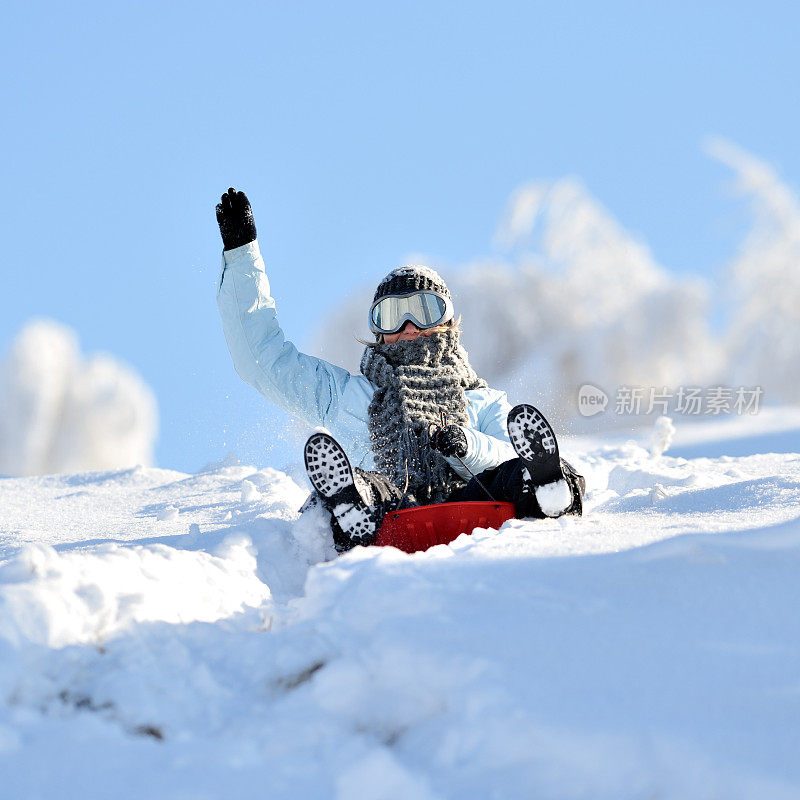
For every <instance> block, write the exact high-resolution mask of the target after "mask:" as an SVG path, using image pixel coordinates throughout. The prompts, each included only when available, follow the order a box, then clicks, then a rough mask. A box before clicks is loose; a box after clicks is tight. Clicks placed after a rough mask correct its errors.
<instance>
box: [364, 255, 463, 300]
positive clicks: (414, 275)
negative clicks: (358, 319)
mask: <svg viewBox="0 0 800 800" xmlns="http://www.w3.org/2000/svg"><path fill="white" fill-rule="evenodd" d="M426 289H427V290H428V291H431V292H438V293H439V294H442V295H444V296H445V297H447V298H448V299H449V300H450V302H451V303H452V302H453V298H452V297H451V296H450V291H449V289H448V288H447V284H446V283H445V282H444V280H443V279H442V276H441V275H440V274H439V273H438V272H437V271H436V270H435V269H431V268H430V267H422V266H417V265H411V264H410V265H408V266H405V267H398V268H397V269H393V270H392V271H391V272H390V273H389V274H388V275H387V276H386V277H385V278H384V279H383V280H382V281H381V282H380V283H379V284H378V288H377V289H376V290H375V297H373V298H372V302H373V303H374V302H375V301H376V300H379V299H380V298H381V297H386V296H387V295H390V294H411V292H422V291H425V290H426Z"/></svg>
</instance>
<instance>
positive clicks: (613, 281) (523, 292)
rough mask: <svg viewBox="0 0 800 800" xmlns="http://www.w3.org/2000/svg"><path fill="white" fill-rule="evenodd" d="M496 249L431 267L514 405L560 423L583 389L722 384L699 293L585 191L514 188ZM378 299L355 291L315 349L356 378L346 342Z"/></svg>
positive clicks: (484, 369)
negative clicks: (532, 406)
mask: <svg viewBox="0 0 800 800" xmlns="http://www.w3.org/2000/svg"><path fill="white" fill-rule="evenodd" d="M497 244H498V250H499V253H500V254H499V255H497V256H495V257H493V258H487V259H484V260H479V261H474V262H472V263H470V264H467V265H463V266H461V267H457V268H454V269H443V268H441V267H439V266H438V265H435V264H434V266H437V269H440V271H441V272H442V273H443V275H444V277H445V279H446V280H447V282H448V286H449V287H450V290H451V292H452V293H453V295H454V300H455V306H456V310H457V313H460V314H462V315H463V318H464V343H465V345H466V347H467V349H468V350H469V353H470V357H471V360H472V363H473V364H474V366H475V368H476V369H477V370H478V372H479V373H480V374H481V375H483V376H484V377H486V379H487V380H488V381H489V382H490V383H491V384H493V385H496V386H499V387H505V388H507V389H508V390H509V393H510V395H511V397H512V399H514V400H523V399H527V400H530V401H533V402H536V403H539V404H541V406H542V407H543V408H544V409H546V410H547V411H548V412H549V413H553V414H556V415H557V416H561V417H562V418H563V417H566V416H571V415H572V412H574V410H575V408H576V401H577V393H578V389H579V387H580V386H581V385H582V384H584V383H591V384H593V385H595V386H598V387H600V388H603V389H605V390H606V392H608V393H609V394H610V395H612V394H613V393H614V392H615V391H616V390H617V388H618V387H619V386H622V385H637V386H639V385H641V386H647V387H650V386H653V387H661V386H665V385H666V386H672V387H674V386H676V385H679V384H681V383H691V382H702V381H706V380H710V379H712V378H714V377H716V376H717V373H718V371H719V369H720V353H719V349H718V347H717V345H716V344H715V342H714V340H713V338H712V336H711V334H710V331H709V329H708V326H707V316H708V314H707V297H708V291H707V288H706V286H705V285H704V283H703V282H702V281H700V280H698V279H689V278H685V277H676V276H674V275H671V274H670V273H669V272H667V271H666V270H664V269H663V268H661V267H660V266H659V265H658V264H657V263H656V262H655V260H654V259H653V257H652V255H651V254H650V252H649V250H648V249H647V247H646V246H645V245H644V244H642V243H641V242H640V241H638V240H637V239H636V238H635V237H634V236H632V235H631V234H629V233H628V232H627V231H625V230H624V229H623V228H622V226H621V225H620V224H619V223H618V222H617V221H616V220H615V219H614V218H613V217H612V216H611V214H610V213H609V212H608V211H607V210H606V209H604V208H603V207H602V206H601V205H600V203H598V202H597V200H595V199H594V198H593V197H592V196H591V195H590V194H589V192H588V191H587V190H586V189H585V188H584V186H583V185H582V184H581V183H580V182H579V181H577V180H575V179H562V180H558V181H553V182H536V183H531V184H528V185H526V186H523V187H521V188H520V189H518V190H517V191H516V192H515V193H514V195H513V196H512V197H511V200H510V202H509V205H508V209H507V211H506V213H505V215H504V217H503V219H502V221H501V223H500V225H499V228H498V232H497ZM415 258H416V257H415ZM380 277H381V276H380V275H376V282H377V280H378V279H379V278H380ZM371 297H372V292H371V290H370V289H367V288H365V289H364V290H363V291H360V292H358V293H354V295H353V297H352V299H351V300H350V301H349V302H347V303H344V304H342V305H341V306H340V307H339V310H337V311H336V312H335V313H334V314H333V315H332V316H331V317H330V318H329V320H328V321H327V322H326V323H325V325H324V326H323V329H322V330H321V331H320V332H319V334H318V336H317V339H316V342H317V351H318V352H321V354H322V355H323V357H325V358H328V359H329V360H331V361H334V362H336V363H344V364H347V365H348V366H349V367H350V368H351V369H357V366H358V357H359V354H360V352H361V350H362V349H363V348H362V346H361V345H359V344H358V343H357V342H356V341H355V340H354V339H352V338H349V337H347V336H344V335H342V332H343V331H352V332H353V333H354V334H358V335H361V336H366V333H365V331H366V317H367V310H368V308H369V303H370V300H371ZM612 416H613V415H605V417H606V421H608V422H611V421H612ZM599 422H600V420H598V419H594V421H593V423H592V425H593V426H596V425H597V424H598V423H599Z"/></svg>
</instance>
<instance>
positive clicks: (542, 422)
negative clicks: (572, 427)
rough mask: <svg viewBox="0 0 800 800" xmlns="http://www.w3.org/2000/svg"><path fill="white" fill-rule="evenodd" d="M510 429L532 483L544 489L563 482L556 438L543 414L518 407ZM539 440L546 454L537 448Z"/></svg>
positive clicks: (514, 444) (510, 434) (522, 405)
mask: <svg viewBox="0 0 800 800" xmlns="http://www.w3.org/2000/svg"><path fill="white" fill-rule="evenodd" d="M507 425H508V437H509V439H511V445H512V446H513V448H514V450H515V452H516V454H517V455H518V456H519V457H520V458H521V459H522V460H523V461H524V462H525V464H526V467H527V470H528V476H527V477H528V479H529V480H530V481H531V482H532V483H535V485H537V486H543V485H544V484H546V483H552V481H557V480H559V479H561V478H563V474H562V472H561V459H560V457H559V453H558V442H557V441H556V435H555V433H553V429H552V428H551V427H550V423H549V422H548V421H547V420H546V419H545V418H544V415H543V414H542V413H541V411H539V410H538V409H537V408H534V407H533V406H532V405H528V404H526V403H523V404H521V405H518V406H514V408H512V409H511V411H509V413H508V420H507ZM537 434H538V435H537ZM537 440H538V441H539V442H541V448H542V450H543V451H544V452H542V451H541V450H539V449H538V448H537V447H536V443H537Z"/></svg>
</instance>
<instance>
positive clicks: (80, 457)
mask: <svg viewBox="0 0 800 800" xmlns="http://www.w3.org/2000/svg"><path fill="white" fill-rule="evenodd" d="M0 409H2V414H0V473H2V474H6V475H36V474H44V473H53V472H75V471H81V470H93V469H115V468H120V467H129V466H134V465H136V464H144V465H147V464H150V463H151V462H152V458H153V443H154V441H155V436H156V429H157V409H156V401H155V397H154V396H153V393H152V391H151V390H150V389H149V388H148V387H147V386H146V385H145V383H144V382H143V381H142V379H141V378H140V377H139V376H138V375H136V374H135V373H134V372H133V371H132V370H131V369H130V368H129V367H126V366H124V365H122V364H120V363H119V362H118V361H117V360H116V359H114V358H112V357H111V356H108V355H96V356H93V357H92V358H91V359H88V360H85V359H84V358H82V356H81V354H80V349H79V346H78V340H77V337H76V335H75V334H74V332H72V331H71V330H70V329H69V328H66V327H64V326H63V325H60V324H58V323H55V322H51V321H45V320H43V321H37V322H33V323H30V324H28V325H27V326H26V327H25V328H24V329H23V330H22V332H21V333H20V334H19V336H18V337H17V339H16V340H15V341H14V342H13V344H12V346H11V349H10V351H9V352H8V354H7V356H6V358H5V359H4V361H3V362H2V364H0Z"/></svg>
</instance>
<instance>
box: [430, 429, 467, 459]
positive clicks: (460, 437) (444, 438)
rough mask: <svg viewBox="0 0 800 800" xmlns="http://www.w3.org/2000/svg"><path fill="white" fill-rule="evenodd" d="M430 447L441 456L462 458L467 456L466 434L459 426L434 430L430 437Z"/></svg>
mask: <svg viewBox="0 0 800 800" xmlns="http://www.w3.org/2000/svg"><path fill="white" fill-rule="evenodd" d="M430 443H431V447H432V448H433V449H434V450H438V451H439V452H440V453H441V454H442V455H443V456H456V457H457V458H464V456H466V454H467V434H466V433H464V429H463V428H462V427H461V426H460V425H445V427H444V428H436V429H435V430H433V431H432V432H431V435H430Z"/></svg>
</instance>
